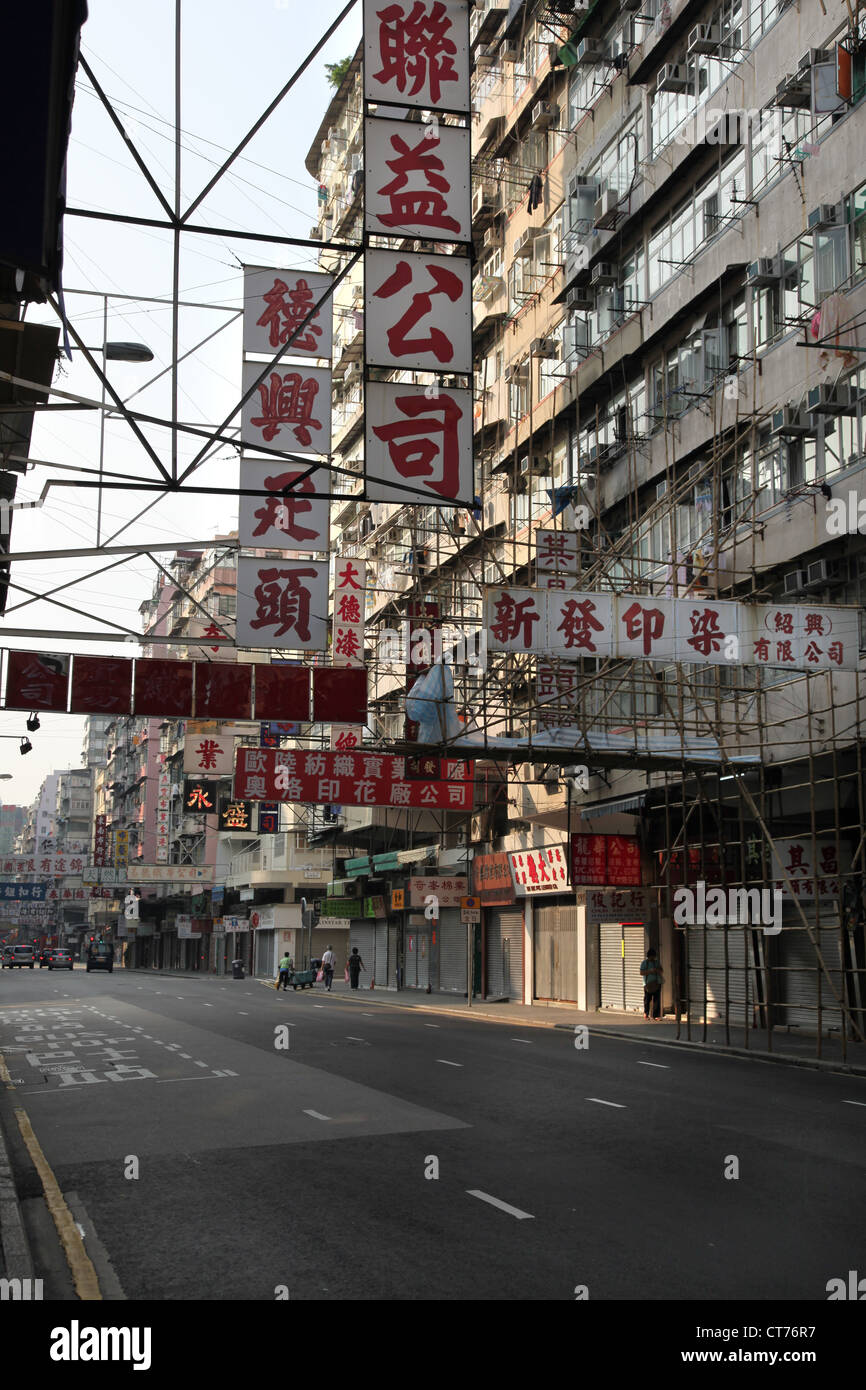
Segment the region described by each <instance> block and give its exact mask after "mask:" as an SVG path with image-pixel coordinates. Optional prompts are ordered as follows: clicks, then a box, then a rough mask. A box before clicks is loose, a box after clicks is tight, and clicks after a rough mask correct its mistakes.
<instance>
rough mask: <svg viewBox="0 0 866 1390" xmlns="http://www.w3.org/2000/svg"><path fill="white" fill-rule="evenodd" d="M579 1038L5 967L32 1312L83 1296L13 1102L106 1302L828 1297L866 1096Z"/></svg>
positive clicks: (228, 989)
mask: <svg viewBox="0 0 866 1390" xmlns="http://www.w3.org/2000/svg"><path fill="white" fill-rule="evenodd" d="M286 1038H287V1039H288V1043H289V1046H288V1048H286V1047H284V1046H283V1045H282V1044H283V1043H284V1041H285V1039H286ZM574 1042H575V1040H574V1038H573V1036H572V1035H571V1034H569V1033H568V1032H565V1031H554V1030H549V1029H540V1028H528V1027H521V1026H520V1025H516V1024H507V1023H506V1024H490V1023H478V1022H470V1021H468V1020H467V1021H465V1022H464V1021H462V1020H460V1019H459V1018H453V1019H452V1018H448V1017H445V1016H442V1015H440V1016H437V1017H435V1018H434V1017H432V1016H431V1015H429V1014H426V1013H424V1012H421V1011H413V1010H410V1009H407V1010H405V1011H404V1010H402V1009H400V1008H397V1007H394V1006H393V1004H392V1006H391V1007H386V1006H383V1005H379V1004H377V1002H376V998H375V995H370V994H369V992H364V991H361V992H360V993H359V994H358V995H356V996H351V995H337V994H334V995H327V994H324V993H323V992H321V991H317V992H315V993H312V992H300V991H299V992H297V993H293V992H291V991H290V992H289V993H288V994H282V993H279V994H277V993H276V992H275V991H274V990H273V989H271V988H268V987H267V986H266V985H265V984H263V983H261V982H258V981H255V980H245V981H243V982H241V981H232V980H225V979H217V978H213V977H210V978H207V977H203V978H201V979H190V978H189V977H187V978H181V977H177V978H171V977H167V976H156V975H153V976H149V975H147V974H144V973H141V972H134V973H125V972H123V971H116V972H115V973H114V974H112V975H107V974H97V973H94V974H92V975H91V977H90V979H89V980H88V979H87V976H86V973H85V972H84V971H83V969H81V968H80V967H79V968H76V970H75V971H74V972H73V973H72V974H67V973H65V972H64V973H62V974H60V973H51V974H49V973H48V972H45V971H41V972H40V971H38V970H36V971H29V970H24V971H15V972H12V971H9V972H4V973H3V976H2V981H0V1053H2V1056H3V1059H4V1060H5V1064H6V1067H7V1069H8V1073H9V1077H10V1078H11V1080H12V1082H13V1083H14V1095H12V1094H10V1092H8V1091H7V1092H6V1093H5V1100H4V1108H3V1124H4V1129H5V1133H6V1137H7V1145H8V1147H9V1148H10V1151H11V1153H12V1155H13V1160H14V1170H15V1177H16V1185H17V1188H18V1193H19V1197H20V1198H21V1199H22V1201H23V1211H24V1219H25V1224H26V1226H27V1230H28V1234H29V1236H30V1239H31V1243H32V1246H33V1251H34V1260H35V1263H36V1265H37V1270H36V1273H37V1274H38V1275H40V1276H42V1277H44V1278H45V1280H46V1281H47V1282H46V1297H53V1298H70V1297H74V1291H73V1286H72V1284H71V1281H70V1276H69V1273H68V1270H67V1269H66V1267H65V1261H64V1260H63V1257H62V1254H61V1253H60V1251H59V1246H58V1245H57V1243H56V1240H55V1239H54V1236H53V1228H52V1226H51V1222H50V1219H49V1218H48V1216H47V1213H46V1212H45V1209H44V1204H43V1201H42V1198H41V1185H40V1181H39V1178H38V1175H37V1173H36V1171H35V1169H34V1168H33V1165H32V1163H31V1160H30V1158H29V1156H28V1153H27V1150H26V1149H25V1147H24V1145H23V1143H22V1141H21V1137H20V1133H19V1124H18V1123H17V1122H16V1119H15V1117H14V1115H13V1105H17V1106H20V1107H21V1108H23V1110H24V1111H25V1112H26V1115H27V1116H28V1117H29V1120H30V1122H31V1124H32V1127H33V1131H34V1133H35V1136H36V1139H37V1140H38V1143H39V1145H40V1146H41V1149H42V1151H43V1153H44V1155H45V1158H46V1160H47V1162H48V1164H49V1165H50V1167H51V1169H52V1170H53V1173H54V1175H55V1176H56V1178H57V1180H58V1182H59V1185H60V1188H61V1190H62V1193H63V1195H64V1198H65V1199H66V1202H67V1204H68V1206H69V1209H70V1211H71V1212H72V1214H73V1216H74V1218H75V1220H76V1221H77V1222H78V1223H79V1226H80V1229H81V1230H82V1231H83V1232H84V1236H85V1247H86V1249H87V1251H88V1254H89V1255H90V1258H91V1259H92V1260H93V1262H94V1265H95V1267H96V1270H97V1275H98V1277H99V1280H100V1287H101V1289H102V1293H103V1296H104V1297H106V1298H109V1299H110V1298H117V1297H125V1298H127V1299H130V1300H139V1299H158V1300H163V1299H164V1300H193V1299H219V1300H227V1299H233V1298H241V1299H256V1300H273V1299H274V1298H275V1296H278V1293H277V1291H278V1290H280V1289H281V1288H282V1289H284V1290H285V1292H284V1293H283V1295H282V1296H284V1297H285V1296H288V1297H290V1298H291V1299H292V1300H296V1299H301V1300H303V1299H321V1298H325V1297H330V1298H339V1299H389V1300H391V1299H397V1300H406V1299H411V1300H424V1299H479V1298H480V1299H488V1300H515V1299H520V1300H532V1299H555V1300H573V1299H574V1298H575V1297H576V1290H578V1288H579V1286H585V1287H586V1290H587V1292H588V1295H589V1297H590V1298H591V1299H593V1300H607V1299H620V1298H624V1299H634V1300H655V1299H665V1300H681V1299H700V1300H714V1301H715V1300H720V1299H733V1300H764V1299H781V1300H794V1299H804V1300H817V1301H823V1300H825V1299H826V1297H827V1294H826V1285H827V1282H828V1280H830V1279H832V1278H835V1277H846V1276H847V1271H848V1270H849V1269H857V1268H861V1269H862V1268H863V1267H864V1238H863V1237H864V1228H863V1217H862V1204H861V1203H860V1202H859V1199H858V1200H856V1201H855V1200H854V1194H858V1193H860V1192H862V1188H863V1178H864V1167H866V1159H864V1152H866V1146H864V1132H866V1084H864V1081H863V1080H862V1079H860V1078H858V1077H854V1076H844V1075H836V1074H833V1073H829V1072H817V1071H812V1070H806V1069H801V1068H797V1067H788V1066H774V1065H765V1064H762V1063H760V1062H755V1061H745V1060H741V1059H738V1058H733V1057H716V1056H698V1055H696V1054H693V1053H689V1052H685V1051H684V1052H679V1051H678V1050H676V1049H673V1048H660V1047H653V1046H652V1045H651V1044H649V1043H644V1042H639V1041H635V1042H629V1041H623V1040H619V1039H613V1038H607V1037H602V1036H601V1035H598V1034H593V1032H592V1030H591V1029H590V1034H589V1046H588V1048H587V1049H586V1050H583V1049H579V1048H576V1047H575V1045H574ZM136 1160H137V1162H136ZM735 1161H736V1162H735ZM737 1165H738V1171H739V1176H738V1177H734V1176H727V1177H726V1172H727V1173H728V1174H732V1173H733V1172H734V1171H735V1170H736V1168H737ZM437 1168H438V1177H437V1176H432V1174H434V1173H436V1171H437ZM135 1172H137V1176H132V1174H133V1173H135ZM127 1174H129V1176H127ZM428 1175H431V1176H428ZM846 1194H850V1198H851V1200H850V1201H849V1198H848V1197H847V1196H846Z"/></svg>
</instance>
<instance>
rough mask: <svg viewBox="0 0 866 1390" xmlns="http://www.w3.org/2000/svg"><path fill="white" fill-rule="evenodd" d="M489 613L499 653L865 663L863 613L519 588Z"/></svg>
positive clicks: (812, 665) (801, 667)
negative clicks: (861, 636)
mask: <svg viewBox="0 0 866 1390" xmlns="http://www.w3.org/2000/svg"><path fill="white" fill-rule="evenodd" d="M484 608H485V618H484V621H485V627H486V629H487V646H488V648H489V649H490V650H491V651H496V652H522V653H527V652H529V653H532V652H538V653H539V654H541V653H543V654H544V655H546V656H552V657H559V658H568V657H571V658H574V659H577V658H578V657H583V656H588V657H594V658H596V659H603V658H615V659H618V660H641V661H680V662H695V663H699V664H700V663H708V664H712V665H716V666H728V665H731V666H743V665H745V666H782V667H786V666H787V667H790V668H791V669H792V670H798V671H818V670H832V669H833V668H834V667H835V668H839V669H842V670H847V671H855V670H857V667H858V665H859V619H858V610H857V609H856V608H842V607H835V608H831V607H826V608H813V607H811V606H809V605H806V604H798V605H796V606H794V607H780V606H779V605H777V604H743V603H734V602H731V601H728V600H724V601H722V602H718V601H716V600H710V599H692V598H676V599H674V598H648V597H647V596H646V595H645V594H602V593H562V592H560V591H558V590H547V589H511V588H496V589H488V590H487V593H486V594H485V600H484Z"/></svg>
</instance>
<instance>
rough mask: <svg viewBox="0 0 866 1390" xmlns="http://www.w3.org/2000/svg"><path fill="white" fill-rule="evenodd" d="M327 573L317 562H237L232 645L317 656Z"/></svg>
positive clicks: (322, 640)
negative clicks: (235, 630)
mask: <svg viewBox="0 0 866 1390" xmlns="http://www.w3.org/2000/svg"><path fill="white" fill-rule="evenodd" d="M327 609H328V567H327V565H326V564H324V563H322V562H317V561H303V560H298V561H292V560H286V561H284V562H282V563H279V564H275V563H274V562H273V561H271V562H268V561H264V560H256V559H253V558H250V557H248V556H241V557H240V558H239V560H238V616H237V640H238V644H239V645H240V646H244V647H285V648H287V649H289V650H301V651H323V650H324V649H325V647H326V645H327Z"/></svg>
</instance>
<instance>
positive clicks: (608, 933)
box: [598, 922, 643, 1009]
mask: <svg viewBox="0 0 866 1390" xmlns="http://www.w3.org/2000/svg"><path fill="white" fill-rule="evenodd" d="M598 960H599V969H600V972H601V1007H602V1008H603V1009H623V1008H625V991H624V990H623V980H622V927H621V926H620V924H619V922H602V923H601V925H600V926H599V929H598ZM642 1006H643V994H641V1007H642Z"/></svg>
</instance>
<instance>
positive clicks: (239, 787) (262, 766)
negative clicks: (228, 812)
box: [234, 748, 474, 811]
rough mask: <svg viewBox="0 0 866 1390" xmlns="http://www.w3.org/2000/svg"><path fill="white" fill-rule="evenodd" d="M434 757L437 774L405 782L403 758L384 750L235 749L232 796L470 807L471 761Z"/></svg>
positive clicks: (347, 803)
mask: <svg viewBox="0 0 866 1390" xmlns="http://www.w3.org/2000/svg"><path fill="white" fill-rule="evenodd" d="M437 761H438V763H439V776H438V777H437V778H436V779H435V780H429V781H424V782H422V781H409V780H408V779H407V778H406V759H405V758H398V757H393V756H392V755H391V754H390V753H375V752H369V753H367V752H365V753H337V752H325V751H320V752H319V751H317V752H300V751H295V750H288V749H278V748H240V749H239V750H238V756H237V764H236V767H235V784H234V795H235V796H236V797H237V798H238V800H239V801H294V802H307V803H321V804H323V805H337V806H399V807H404V806H413V807H417V808H418V809H419V810H423V809H424V808H425V807H427V808H429V809H430V810H436V811H471V810H472V806H473V794H474V785H473V776H474V766H473V764H472V763H470V762H465V761H464V760H463V759H462V758H440V759H438V760H437Z"/></svg>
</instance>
